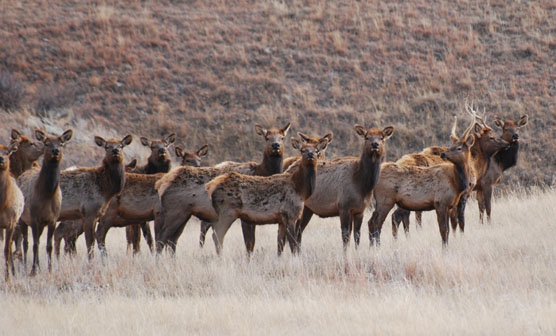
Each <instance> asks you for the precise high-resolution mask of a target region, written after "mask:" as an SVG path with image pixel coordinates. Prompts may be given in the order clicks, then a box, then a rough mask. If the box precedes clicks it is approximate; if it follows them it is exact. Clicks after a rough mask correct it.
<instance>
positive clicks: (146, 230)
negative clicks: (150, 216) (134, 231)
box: [141, 222, 154, 253]
mask: <svg viewBox="0 0 556 336" xmlns="http://www.w3.org/2000/svg"><path fill="white" fill-rule="evenodd" d="M141 232H143V237H145V241H146V242H147V245H148V246H149V250H151V253H152V252H154V239H153V235H152V233H151V228H150V226H149V222H143V223H141Z"/></svg>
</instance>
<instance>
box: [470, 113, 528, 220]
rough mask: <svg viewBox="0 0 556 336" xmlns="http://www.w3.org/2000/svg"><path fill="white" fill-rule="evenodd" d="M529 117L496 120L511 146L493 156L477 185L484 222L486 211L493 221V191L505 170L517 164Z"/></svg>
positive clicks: (502, 136) (478, 199) (481, 215)
mask: <svg viewBox="0 0 556 336" xmlns="http://www.w3.org/2000/svg"><path fill="white" fill-rule="evenodd" d="M528 119H529V118H528V116H527V115H523V116H522V117H521V118H520V119H519V120H516V121H514V120H506V121H504V120H502V119H500V118H498V117H497V118H496V119H495V122H494V124H495V125H496V126H497V127H499V128H500V129H501V130H502V135H501V138H502V139H504V140H505V141H507V142H509V143H510V145H509V146H508V147H507V148H505V149H502V150H500V151H499V152H498V153H496V154H495V155H494V156H493V159H492V160H491V162H490V165H489V166H488V169H487V171H486V173H485V176H484V177H483V178H482V179H481V181H480V182H479V183H478V185H477V202H478V203H479V215H480V219H481V222H483V218H484V213H485V211H486V215H487V220H488V221H489V222H490V220H491V209H492V204H491V202H492V191H493V188H494V186H495V185H496V184H498V183H499V182H500V180H501V178H502V174H503V173H504V171H505V170H507V169H509V168H511V167H513V166H515V165H516V164H517V158H518V153H519V131H520V129H521V127H523V126H525V125H526V124H527V122H528Z"/></svg>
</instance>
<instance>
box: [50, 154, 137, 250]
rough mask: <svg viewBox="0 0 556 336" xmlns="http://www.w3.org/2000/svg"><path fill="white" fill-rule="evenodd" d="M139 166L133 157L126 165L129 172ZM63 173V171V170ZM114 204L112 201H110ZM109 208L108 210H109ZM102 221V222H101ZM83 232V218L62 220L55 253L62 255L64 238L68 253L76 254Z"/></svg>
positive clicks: (58, 229)
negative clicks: (61, 249)
mask: <svg viewBox="0 0 556 336" xmlns="http://www.w3.org/2000/svg"><path fill="white" fill-rule="evenodd" d="M136 166H137V160H136V159H133V160H132V161H130V162H129V163H128V164H127V165H125V171H126V172H129V171H131V170H133V169H134V168H135V167H136ZM73 169H75V168H68V170H73ZM62 173H63V171H62ZM110 204H112V202H111V203H110ZM108 211H109V210H107V212H108ZM99 223H100V222H99ZM81 234H83V225H82V224H81V220H79V219H78V220H66V221H63V222H60V224H58V226H57V227H56V230H55V231H54V254H56V256H57V257H59V256H60V245H61V242H62V240H64V241H65V245H64V252H65V253H67V254H76V253H77V246H76V241H77V238H79V236H81Z"/></svg>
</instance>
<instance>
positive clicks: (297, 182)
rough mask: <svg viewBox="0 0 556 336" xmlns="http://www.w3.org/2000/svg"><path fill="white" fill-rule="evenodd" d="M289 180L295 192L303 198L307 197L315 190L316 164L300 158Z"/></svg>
mask: <svg viewBox="0 0 556 336" xmlns="http://www.w3.org/2000/svg"><path fill="white" fill-rule="evenodd" d="M291 180H292V182H293V187H294V190H295V192H296V193H297V194H298V195H300V196H301V197H302V198H303V199H304V200H306V199H307V198H309V197H310V196H311V195H312V194H313V191H314V190H315V185H316V181H317V164H316V160H314V161H312V162H311V161H305V160H302V161H301V164H300V165H299V167H298V168H297V169H296V170H295V171H294V172H293V173H292V175H291Z"/></svg>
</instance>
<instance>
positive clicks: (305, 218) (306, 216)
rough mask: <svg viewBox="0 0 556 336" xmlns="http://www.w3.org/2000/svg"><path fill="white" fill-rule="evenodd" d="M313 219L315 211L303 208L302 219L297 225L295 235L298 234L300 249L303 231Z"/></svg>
mask: <svg viewBox="0 0 556 336" xmlns="http://www.w3.org/2000/svg"><path fill="white" fill-rule="evenodd" d="M311 217H313V211H312V210H311V209H309V208H307V207H303V212H302V214H301V219H300V220H298V221H297V223H296V224H295V233H296V239H297V246H298V248H301V238H302V236H303V231H304V230H305V228H306V227H307V224H309V221H310V220H311Z"/></svg>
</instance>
